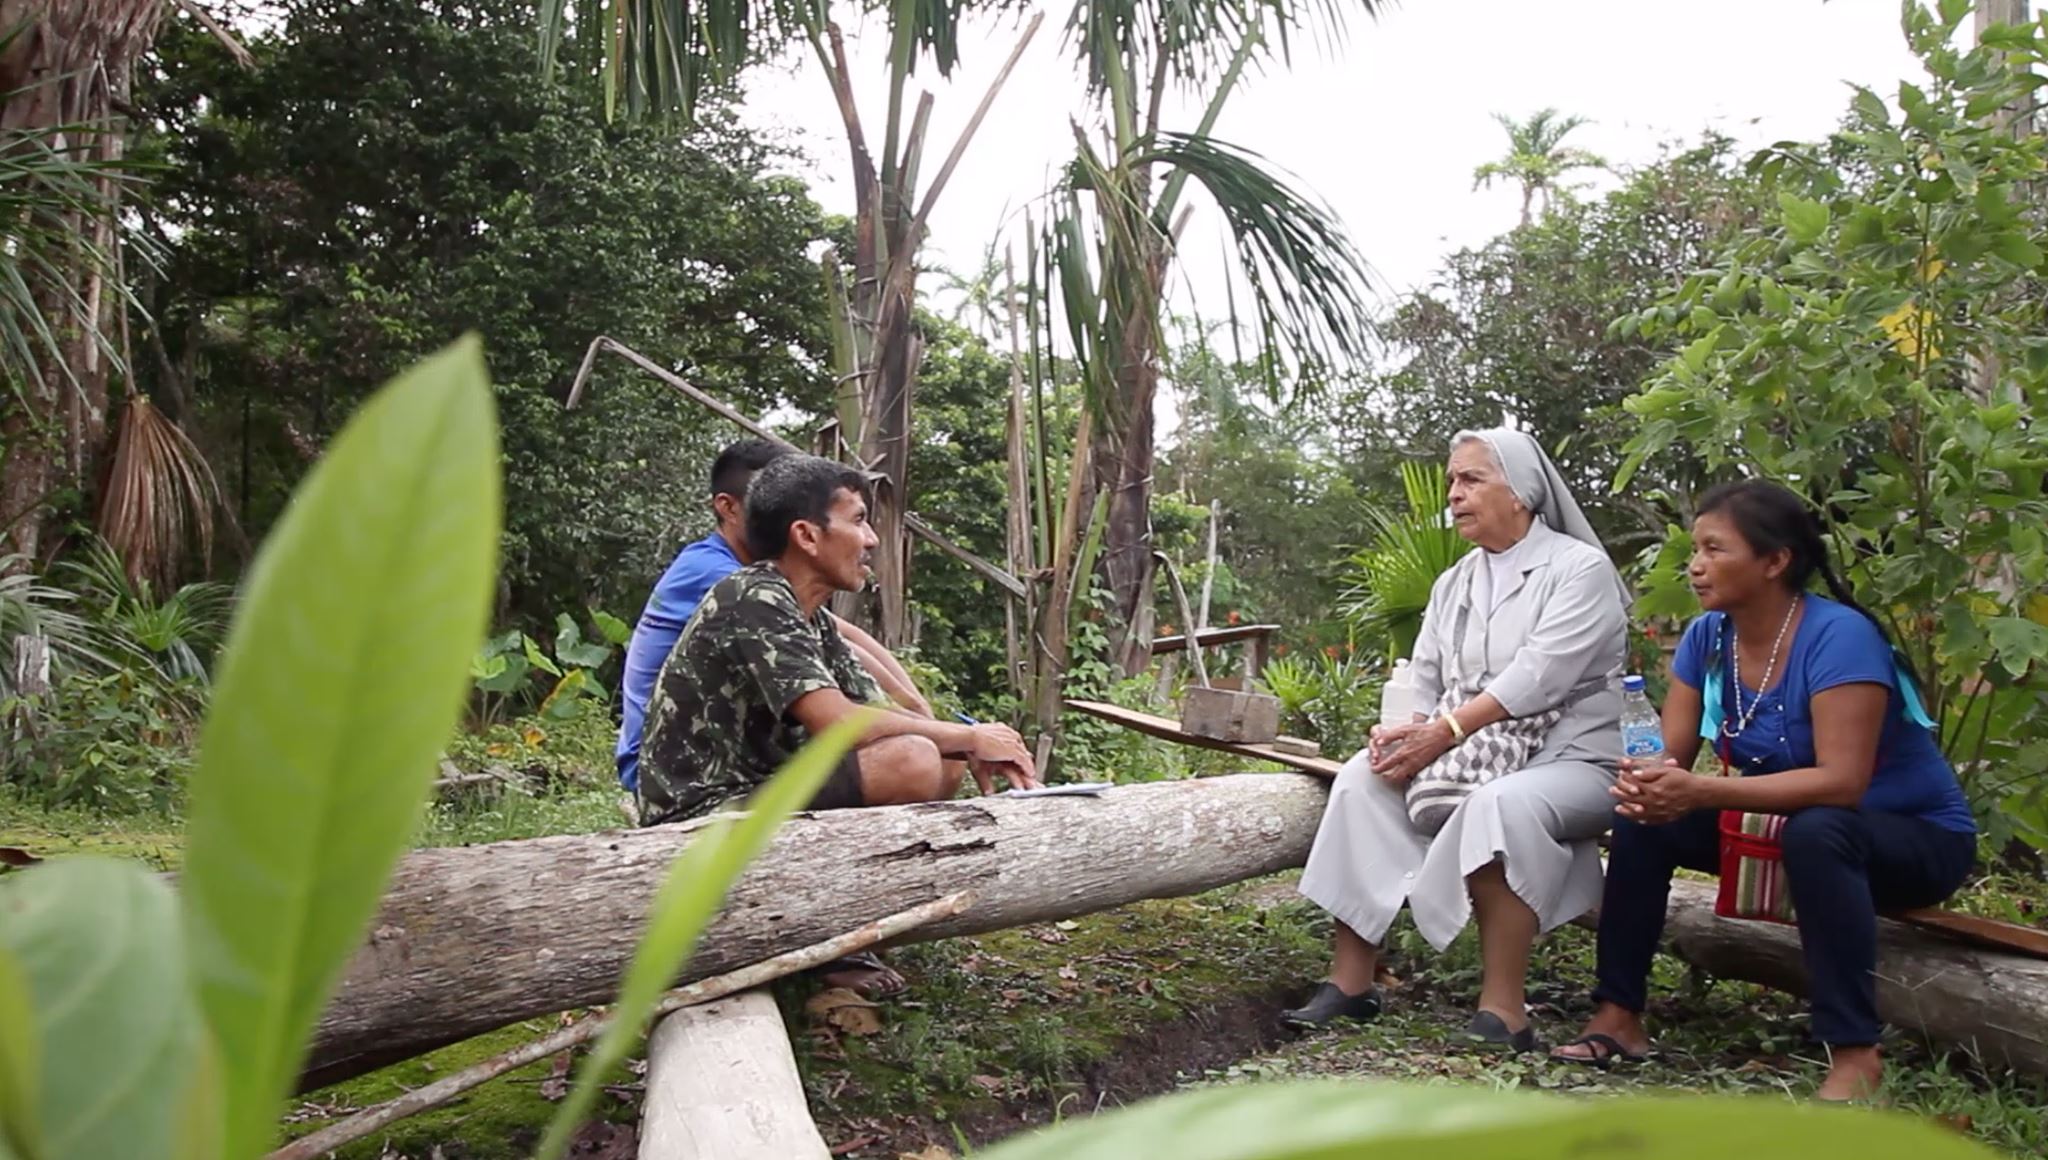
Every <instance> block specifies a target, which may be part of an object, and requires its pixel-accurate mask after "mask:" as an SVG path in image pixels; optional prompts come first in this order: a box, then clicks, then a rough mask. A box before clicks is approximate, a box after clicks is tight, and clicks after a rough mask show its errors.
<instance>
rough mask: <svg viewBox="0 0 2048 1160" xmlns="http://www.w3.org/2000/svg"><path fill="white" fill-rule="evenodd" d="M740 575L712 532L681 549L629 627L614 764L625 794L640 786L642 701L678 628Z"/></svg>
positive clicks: (722, 542)
mask: <svg viewBox="0 0 2048 1160" xmlns="http://www.w3.org/2000/svg"><path fill="white" fill-rule="evenodd" d="M739 570H740V558H739V557H738V556H736V555H734V554H733V550H732V545H730V544H728V543H726V542H725V537H724V536H721V535H719V534H718V533H717V532H713V533H711V534H710V535H708V536H706V537H704V538H703V539H701V540H698V541H697V542H696V543H694V544H690V545H688V546H687V547H685V548H684V549H683V550H682V551H681V552H678V553H677V554H676V558H675V561H674V562H673V563H671V564H670V565H669V566H668V571H666V572H663V573H662V574H661V579H660V580H659V581H658V582H656V584H655V585H654V594H653V595H652V596H649V597H648V598H647V607H646V609H645V610H643V611H642V612H641V613H640V622H639V623H638V624H635V625H634V626H633V640H632V643H630V644H628V645H627V646H626V672H625V676H624V677H623V678H622V680H621V685H622V686H623V687H622V688H621V690H620V693H621V700H623V701H624V702H625V711H624V714H623V717H622V719H621V721H620V722H619V745H618V748H617V749H616V750H614V751H613V760H614V762H615V763H616V764H617V765H618V767H619V784H620V785H623V786H625V787H626V789H627V790H628V791H633V790H636V789H638V788H639V784H640V734H641V733H642V732H643V731H644V730H645V729H646V722H647V698H648V697H649V696H650V695H652V694H653V692H654V679H655V678H656V677H658V676H660V675H661V666H662V665H663V664H664V663H665V662H666V661H667V660H668V654H669V653H670V652H671V651H672V650H674V648H675V647H676V638H677V637H679V636H681V635H682V634H683V626H684V625H686V624H688V623H690V616H691V614H692V613H694V612H696V611H697V606H698V605H699V604H701V603H703V602H704V594H705V593H706V592H709V591H711V586H712V585H714V584H716V583H718V582H719V581H720V580H723V579H725V578H726V577H727V576H730V575H732V574H733V573H734V572H737V571H739Z"/></svg>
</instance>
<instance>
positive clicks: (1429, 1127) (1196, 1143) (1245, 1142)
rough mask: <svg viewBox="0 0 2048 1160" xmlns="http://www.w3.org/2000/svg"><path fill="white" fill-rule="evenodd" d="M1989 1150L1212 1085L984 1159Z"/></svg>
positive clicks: (1646, 1117)
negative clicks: (1214, 1086) (1208, 1087)
mask: <svg viewBox="0 0 2048 1160" xmlns="http://www.w3.org/2000/svg"><path fill="white" fill-rule="evenodd" d="M1995 1154H1996V1153H1993V1152H1992V1151H1991V1150H1990V1149H1988V1148H1986V1147H1984V1146H1983V1145H1981V1144H1976V1143H1972V1142H1971V1141H1970V1140H1968V1139H1966V1138H1965V1137H1963V1136H1960V1135H1958V1134H1957V1133H1955V1132H1953V1131H1950V1130H1948V1129H1945V1128H1941V1127H1937V1126H1935V1125H1934V1124H1932V1123H1930V1122H1928V1121H1926V1120H1922V1119H1915V1118H1912V1117H1909V1116H1905V1115H1900V1114H1897V1113H1891V1112H1876V1111H1873V1112H1845V1111H1842V1110H1840V1109H1836V1108H1821V1107H1813V1106H1810V1105H1800V1104H1794V1103H1789V1102H1786V1101H1782V1100H1775V1099H1769V1098H1765V1097H1736V1096H1691V1097H1686V1096H1671V1097H1662V1098H1659V1097H1637V1098H1631V1099H1570V1098H1565V1097H1560V1096H1554V1095H1547V1094H1536V1093H1531V1092H1518V1091H1487V1090H1483V1089H1480V1088H1476V1087H1422V1086H1419V1085H1413V1084H1396V1083H1371V1084H1367V1083H1340V1082H1333V1081H1320V1082H1301V1083H1290V1084H1257V1085H1249V1086H1244V1087H1228V1088H1212V1089H1209V1090H1205V1091H1195V1092H1187V1093H1183V1094H1180V1095H1175V1096H1168V1097H1166V1098H1164V1099H1158V1100H1153V1101H1151V1102H1150V1103H1145V1104H1140V1105H1138V1106H1136V1107H1133V1108H1125V1109H1121V1110H1118V1111H1114V1112H1106V1113H1103V1114H1102V1115H1098V1116H1094V1117H1091V1118H1089V1119H1085V1120H1069V1121H1067V1122H1066V1123H1064V1124H1061V1125H1059V1126H1058V1127H1055V1128H1051V1129H1047V1130H1045V1131H1041V1132H1036V1133H1033V1134H1031V1135H1028V1136H1022V1137H1018V1138H1015V1139H1012V1140H1008V1141H1005V1142H1004V1143H1002V1144H1000V1145H997V1146H996V1147H994V1148H991V1149H989V1150H988V1151H986V1152H981V1153H977V1155H978V1156H979V1157H981V1158H982V1160H1146V1158H1148V1157H1160V1158H1166V1157H1171V1158H1172V1160H1351V1158H1353V1157H1362V1156H1384V1157H1389V1158H1390V1160H1391V1158H1395V1157H1400V1158H1404V1160H1405V1158H1407V1157H1445V1158H1447V1160H1452V1158H1454V1160H1583V1158H1586V1157H1595V1156H1614V1157H1620V1156H1655V1157H1657V1158H1658V1160H1726V1158H1727V1157H1730V1156H1741V1157H1744V1158H1746V1160H1807V1158H1808V1157H1812V1156H1855V1157H1857V1160H1986V1158H1988V1157H1991V1156H1993V1155H1995Z"/></svg>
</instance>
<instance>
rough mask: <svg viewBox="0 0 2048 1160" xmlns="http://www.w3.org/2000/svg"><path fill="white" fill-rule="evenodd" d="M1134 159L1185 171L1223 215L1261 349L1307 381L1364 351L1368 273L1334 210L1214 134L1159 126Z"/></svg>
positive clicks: (1368, 320)
mask: <svg viewBox="0 0 2048 1160" xmlns="http://www.w3.org/2000/svg"><path fill="white" fill-rule="evenodd" d="M1139 160H1140V161H1149V162H1157V163H1162V164H1165V165H1169V166H1172V167H1174V169H1176V170H1177V171H1178V172H1181V173H1185V174H1186V175H1188V176H1189V177H1190V178H1192V179H1193V180H1194V181H1195V182H1196V183H1198V184H1199V185H1201V186H1202V188H1203V189H1204V190H1206V191H1207V192H1208V194H1209V197H1210V199H1211V200H1212V201H1214V202H1215V204H1216V207H1217V209H1218V210H1219V211H1221V212H1222V214H1223V219H1224V222H1225V223H1226V224H1227V225H1228V227H1229V230H1230V236H1231V241H1232V243H1233V245H1234V246H1235V248H1236V250H1237V257H1238V260H1239V263H1240V265H1241V268H1242V270H1243V273H1244V277H1245V280H1246V282H1247V283H1249V285H1250V288H1251V291H1252V293H1251V296H1250V297H1251V311H1252V315H1253V325H1254V331H1255V333H1256V334H1257V335H1258V336H1259V337H1260V339H1261V340H1262V341H1261V345H1262V347H1263V348H1264V353H1265V354H1266V355H1268V356H1269V357H1271V356H1273V355H1276V354H1285V355H1287V356H1290V357H1292V358H1294V359H1295V360H1296V361H1297V362H1298V363H1299V364H1300V370H1301V371H1302V373H1303V377H1304V379H1306V380H1308V381H1311V382H1312V381H1314V380H1315V379H1316V378H1317V377H1318V376H1320V375H1321V374H1323V373H1325V372H1327V371H1328V370H1329V369H1330V368H1332V367H1335V366H1339V365H1342V364H1344V363H1346V362H1351V361H1355V360H1358V359H1361V358H1363V357H1365V355H1366V354H1367V352H1368V350H1369V347H1370V344H1371V340H1372V334H1373V331H1372V322H1371V302H1370V300H1371V290H1370V287H1369V282H1370V274H1369V272H1368V269H1367V266H1366V263H1365V259H1364V258H1362V257H1360V256H1359V253H1358V251H1357V249H1356V248H1355V247H1354V246H1353V245H1352V242H1351V238H1350V235H1349V234H1348V233H1347V232H1346V231H1345V229H1344V225H1343V222H1342V221H1341V220H1339V218H1338V217H1337V215H1336V214H1335V212H1333V211H1332V210H1330V209H1329V208H1328V207H1327V206H1323V205H1319V204H1317V203H1315V202H1312V201H1310V200H1309V199H1308V197H1307V196H1306V195H1304V194H1302V193H1300V192H1298V191H1296V190H1295V189H1294V188H1293V187H1292V186H1291V185H1289V184H1288V183H1287V181H1286V180H1285V179H1284V178H1283V177H1282V176H1281V175H1280V174H1279V173H1277V172H1275V171H1274V170H1273V169H1272V168H1271V167H1270V166H1269V165H1268V164H1266V163H1265V162H1264V160H1263V159H1262V158H1260V157H1259V156H1258V155H1257V154H1255V153H1252V152H1251V151H1249V150H1246V149H1242V148H1239V147H1238V146H1235V145H1230V144H1226V143H1224V142H1221V141H1217V140H1215V139H1214V138H1211V137H1205V136H1192V135H1183V134H1178V133H1162V134H1160V135H1159V136H1158V138H1157V139H1156V140H1155V141H1153V142H1152V143H1151V144H1150V145H1149V146H1148V147H1147V148H1146V149H1145V151H1144V152H1143V153H1142V154H1141V156H1140V158H1139Z"/></svg>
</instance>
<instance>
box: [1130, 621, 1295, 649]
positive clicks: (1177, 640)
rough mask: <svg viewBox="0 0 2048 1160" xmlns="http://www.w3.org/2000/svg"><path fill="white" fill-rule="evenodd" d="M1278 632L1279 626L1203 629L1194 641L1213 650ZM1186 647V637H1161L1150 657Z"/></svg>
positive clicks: (1153, 643)
mask: <svg viewBox="0 0 2048 1160" xmlns="http://www.w3.org/2000/svg"><path fill="white" fill-rule="evenodd" d="M1279 631H1280V626H1279V625H1277V624H1239V625H1233V626H1231V627H1229V628H1205V629H1203V630H1202V631H1200V632H1198V633H1196V634H1195V639H1196V640H1197V641H1199V642H1200V643H1201V645H1202V647H1203V648H1215V647H1216V646H1217V645H1223V644H1236V643H1237V642H1238V641H1241V640H1255V639H1260V638H1263V637H1268V636H1271V635H1273V634H1274V633H1276V632H1279ZM1186 647H1188V638H1187V637H1186V636H1162V637H1159V638H1157V639H1155V640H1154V641H1153V642H1152V655H1153V656H1158V655H1159V654H1160V653H1170V652H1179V651H1181V650H1182V649H1184V648H1186Z"/></svg>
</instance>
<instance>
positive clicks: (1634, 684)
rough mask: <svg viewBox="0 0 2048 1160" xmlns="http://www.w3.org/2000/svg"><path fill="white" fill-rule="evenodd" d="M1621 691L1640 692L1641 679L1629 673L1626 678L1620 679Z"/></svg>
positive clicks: (1641, 686)
mask: <svg viewBox="0 0 2048 1160" xmlns="http://www.w3.org/2000/svg"><path fill="white" fill-rule="evenodd" d="M1621 691H1622V692H1624V693H1640V692H1642V691H1643V678H1641V677H1639V676H1637V675H1635V674H1634V673H1630V674H1628V675H1627V676H1625V677H1623V678H1621Z"/></svg>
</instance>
